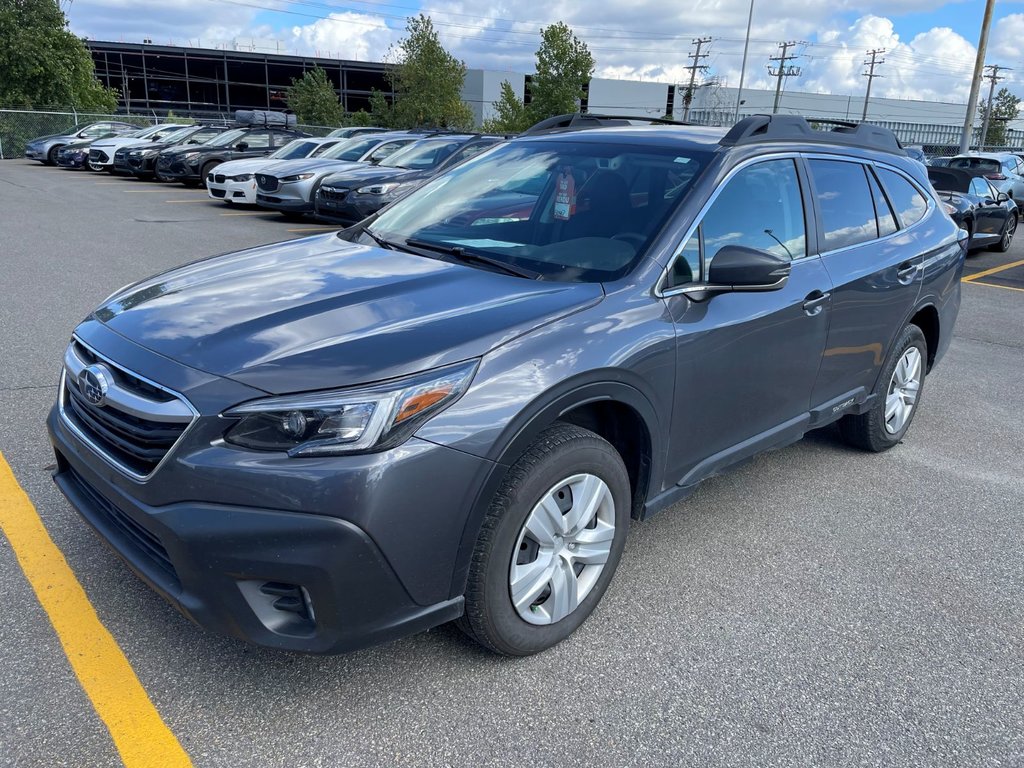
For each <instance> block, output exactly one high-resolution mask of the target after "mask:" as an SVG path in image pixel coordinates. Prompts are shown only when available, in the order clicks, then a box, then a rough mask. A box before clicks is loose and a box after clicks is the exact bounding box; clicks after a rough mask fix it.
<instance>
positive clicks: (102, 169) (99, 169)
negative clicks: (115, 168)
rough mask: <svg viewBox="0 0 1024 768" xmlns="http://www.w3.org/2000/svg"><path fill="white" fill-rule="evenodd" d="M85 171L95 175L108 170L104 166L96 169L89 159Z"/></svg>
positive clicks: (86, 161)
mask: <svg viewBox="0 0 1024 768" xmlns="http://www.w3.org/2000/svg"><path fill="white" fill-rule="evenodd" d="M85 169H86V170H87V171H92V172H93V173H103V172H104V171H105V170H107V169H106V168H104V167H103V166H102V165H98V166H96V167H95V168H94V167H93V165H92V163H91V162H90V161H89V159H88V158H86V160H85Z"/></svg>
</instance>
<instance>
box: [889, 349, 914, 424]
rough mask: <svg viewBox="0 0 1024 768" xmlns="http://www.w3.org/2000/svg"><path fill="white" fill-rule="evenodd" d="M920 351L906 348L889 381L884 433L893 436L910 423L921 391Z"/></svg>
mask: <svg viewBox="0 0 1024 768" xmlns="http://www.w3.org/2000/svg"><path fill="white" fill-rule="evenodd" d="M921 363H922V358H921V350H919V349H918V348H917V347H907V349H906V351H905V352H904V353H903V356H902V357H901V358H900V361H899V362H898V363H897V364H896V369H895V370H894V371H893V372H892V379H890V381H889V394H888V395H886V398H885V431H886V432H888V433H889V434H890V435H895V434H898V433H899V432H900V430H902V429H903V427H904V426H906V424H907V422H908V421H910V414H911V411H913V410H914V404H915V403H916V402H917V394H918V392H919V391H920V389H921V374H922V370H923V366H922V365H921Z"/></svg>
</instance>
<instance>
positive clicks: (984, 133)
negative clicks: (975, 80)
mask: <svg viewBox="0 0 1024 768" xmlns="http://www.w3.org/2000/svg"><path fill="white" fill-rule="evenodd" d="M985 71H986V72H987V74H986V75H984V76H983V77H982V79H983V80H988V82H989V86H988V104H987V105H986V107H985V120H984V121H983V122H982V125H981V146H982V147H984V146H985V144H986V143H988V126H989V122H990V121H991V120H992V95H993V94H994V93H995V90H996V83H999V82H1002V81H1003V80H1005V79H1006V78H1005V77H999V72H1000V71H1002V72H1011V71H1012V70H1011V69H1010V68H1009V67H1001V66H999V65H998V64H986V65H985Z"/></svg>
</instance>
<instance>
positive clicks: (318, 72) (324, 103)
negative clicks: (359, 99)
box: [286, 67, 345, 125]
mask: <svg viewBox="0 0 1024 768" xmlns="http://www.w3.org/2000/svg"><path fill="white" fill-rule="evenodd" d="M286 98H287V102H288V109H290V110H291V111H292V112H294V113H295V115H296V118H297V119H298V121H299V122H300V123H302V124H303V125H340V124H341V120H342V118H343V117H344V116H345V110H343V109H342V108H341V102H340V101H339V100H338V94H337V93H336V92H335V90H334V86H333V85H332V84H331V81H330V80H328V79H327V73H326V72H324V71H323V70H322V69H320V67H315V68H314V69H310V70H307V71H306V72H304V73H303V75H302V77H301V78H294V77H293V78H292V84H291V87H290V88H288V93H287V96H286Z"/></svg>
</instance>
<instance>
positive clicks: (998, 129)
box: [979, 88, 1020, 147]
mask: <svg viewBox="0 0 1024 768" xmlns="http://www.w3.org/2000/svg"><path fill="white" fill-rule="evenodd" d="M1019 110H1020V99H1018V98H1017V97H1016V96H1014V95H1013V94H1012V93H1010V89H1009V88H1000V89H999V92H998V93H996V97H995V98H994V99H993V100H992V116H991V118H990V119H989V121H988V132H987V133H986V135H985V138H984V140H983V141H982V144H983V145H985V146H988V147H1003V146H1006V123H1007V121H1009V120H1015V119H1016V118H1017V113H1018V111H1019ZM987 111H988V104H982V105H981V107H980V108H979V112H980V113H981V120H982V125H984V120H985V113H986V112H987Z"/></svg>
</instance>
